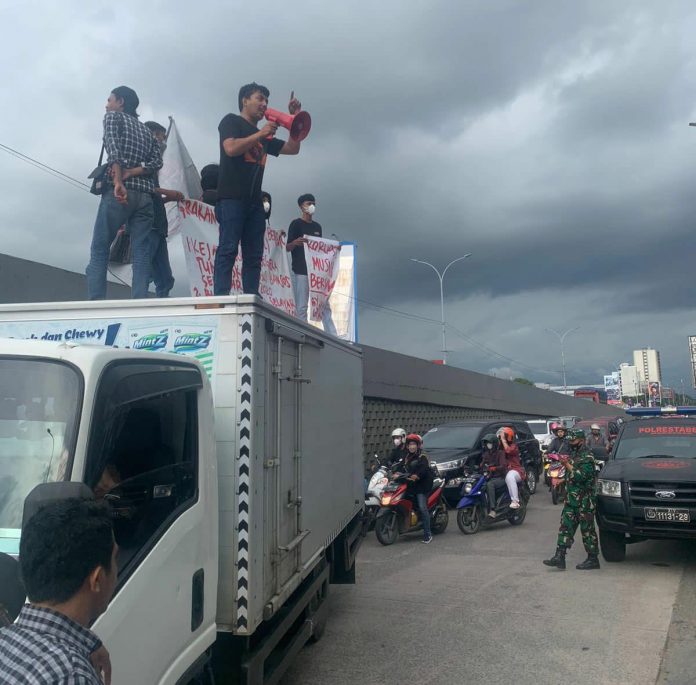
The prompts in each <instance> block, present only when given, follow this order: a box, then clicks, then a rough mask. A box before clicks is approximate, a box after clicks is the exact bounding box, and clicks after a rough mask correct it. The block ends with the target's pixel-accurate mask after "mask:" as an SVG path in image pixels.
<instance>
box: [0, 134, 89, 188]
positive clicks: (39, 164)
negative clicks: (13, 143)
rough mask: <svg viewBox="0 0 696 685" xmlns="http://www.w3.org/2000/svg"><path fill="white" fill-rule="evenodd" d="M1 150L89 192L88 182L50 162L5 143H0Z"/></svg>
mask: <svg viewBox="0 0 696 685" xmlns="http://www.w3.org/2000/svg"><path fill="white" fill-rule="evenodd" d="M0 150H2V151H3V152H6V153H7V154H8V155H11V156H12V157H15V158H16V159H19V160H20V161H22V162H25V163H27V164H30V165H31V166H33V167H35V168H36V169H39V171H43V172H45V173H47V174H50V175H51V176H53V177H54V178H57V179H58V180H60V181H64V182H65V183H68V184H70V185H71V186H74V187H75V188H79V189H80V190H86V191H87V192H89V186H88V185H87V184H86V183H83V182H82V181H80V180H78V179H76V178H73V177H72V176H69V175H68V174H64V173H63V172H62V171H59V170H58V169H54V168H53V167H51V166H49V165H48V164H44V163H43V162H40V161H39V160H38V159H34V158H33V157H30V156H29V155H25V154H24V153H23V152H20V151H19V150H15V149H14V148H11V147H10V146H9V145H4V144H3V143H0Z"/></svg>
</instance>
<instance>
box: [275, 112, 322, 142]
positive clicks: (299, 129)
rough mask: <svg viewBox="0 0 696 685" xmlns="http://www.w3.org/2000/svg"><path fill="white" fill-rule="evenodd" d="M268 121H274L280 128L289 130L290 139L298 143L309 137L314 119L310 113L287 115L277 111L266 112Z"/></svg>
mask: <svg viewBox="0 0 696 685" xmlns="http://www.w3.org/2000/svg"><path fill="white" fill-rule="evenodd" d="M266 119H268V121H272V122H274V123H276V124H278V126H282V127H283V128H286V129H288V131H290V137H291V138H292V139H293V140H297V141H298V142H299V141H301V140H304V139H305V138H306V137H307V136H308V135H309V130H310V129H311V128H312V117H310V116H309V112H298V113H297V114H287V113H286V112H279V111H278V110H277V109H271V108H270V107H269V108H268V109H267V110H266Z"/></svg>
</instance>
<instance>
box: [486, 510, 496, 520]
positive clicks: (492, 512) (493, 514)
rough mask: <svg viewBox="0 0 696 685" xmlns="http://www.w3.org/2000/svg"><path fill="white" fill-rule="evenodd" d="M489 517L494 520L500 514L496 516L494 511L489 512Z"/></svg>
mask: <svg viewBox="0 0 696 685" xmlns="http://www.w3.org/2000/svg"><path fill="white" fill-rule="evenodd" d="M488 515H489V516H490V517H491V518H492V519H494V518H495V517H496V516H497V515H498V514H496V513H495V512H494V511H489V512H488Z"/></svg>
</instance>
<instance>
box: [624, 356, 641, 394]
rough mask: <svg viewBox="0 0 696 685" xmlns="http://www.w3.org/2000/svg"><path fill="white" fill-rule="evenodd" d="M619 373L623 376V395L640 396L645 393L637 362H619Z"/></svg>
mask: <svg viewBox="0 0 696 685" xmlns="http://www.w3.org/2000/svg"><path fill="white" fill-rule="evenodd" d="M619 374H620V378H621V396H622V397H640V396H641V395H642V394H643V390H642V388H641V383H640V375H639V374H638V369H637V368H636V366H635V364H629V363H628V362H624V363H623V364H619Z"/></svg>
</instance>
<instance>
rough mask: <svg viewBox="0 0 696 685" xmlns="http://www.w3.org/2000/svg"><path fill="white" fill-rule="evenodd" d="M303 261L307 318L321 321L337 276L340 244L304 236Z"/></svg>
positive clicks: (334, 241)
mask: <svg viewBox="0 0 696 685" xmlns="http://www.w3.org/2000/svg"><path fill="white" fill-rule="evenodd" d="M305 237H306V238H307V242H306V243H305V244H304V253H305V261H306V262H307V276H308V277H309V320H310V321H321V315H322V313H323V311H324V308H325V307H326V302H327V301H328V299H329V297H330V295H331V292H332V291H333V289H334V285H335V284H336V279H337V278H338V268H339V261H338V258H339V255H340V252H341V246H340V244H339V243H338V242H337V241H336V240H328V239H326V238H316V237H314V236H309V235H308V236H305Z"/></svg>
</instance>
